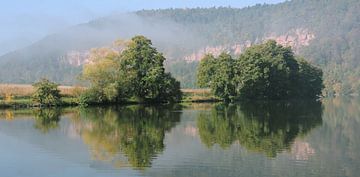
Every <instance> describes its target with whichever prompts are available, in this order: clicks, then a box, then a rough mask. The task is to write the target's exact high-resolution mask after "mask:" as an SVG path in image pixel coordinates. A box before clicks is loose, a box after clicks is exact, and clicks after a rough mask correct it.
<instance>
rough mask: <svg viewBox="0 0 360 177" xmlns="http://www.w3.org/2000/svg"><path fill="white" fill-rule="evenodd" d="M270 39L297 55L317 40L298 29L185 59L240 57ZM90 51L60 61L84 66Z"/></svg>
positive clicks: (207, 49) (206, 49) (210, 49)
mask: <svg viewBox="0 0 360 177" xmlns="http://www.w3.org/2000/svg"><path fill="white" fill-rule="evenodd" d="M270 39H272V40H275V41H276V42H277V43H279V44H281V45H283V46H290V47H292V49H293V50H294V52H295V53H298V52H299V50H300V49H301V47H304V46H308V45H310V42H311V41H312V40H313V39H315V34H314V33H312V32H310V31H309V30H308V29H304V28H298V29H293V30H290V31H289V32H287V33H286V34H283V35H276V34H273V33H272V34H268V35H266V37H264V38H263V39H257V40H256V41H250V40H248V41H245V42H242V43H237V44H232V45H219V46H206V47H204V48H202V49H200V50H199V51H197V52H194V53H193V54H191V55H188V56H185V57H184V59H185V60H186V61H187V62H194V61H200V60H201V59H202V58H203V57H204V55H206V54H213V55H214V56H218V55H220V54H221V53H222V52H227V53H230V54H233V55H240V54H241V53H242V52H244V50H245V49H246V48H249V47H250V46H252V45H254V44H256V43H259V42H264V41H267V40H270ZM113 49H114V50H119V51H121V50H123V49H124V48H121V47H120V48H113ZM90 51H91V50H84V51H71V52H68V53H67V54H66V55H65V56H63V57H61V58H60V61H61V62H62V63H66V64H69V65H72V66H77V67H78V66H82V65H84V64H87V63H89V62H90V59H89V56H90ZM164 55H165V56H168V57H167V58H171V56H169V55H168V54H166V53H165V54H164Z"/></svg>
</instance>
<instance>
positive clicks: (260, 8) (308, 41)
mask: <svg viewBox="0 0 360 177" xmlns="http://www.w3.org/2000/svg"><path fill="white" fill-rule="evenodd" d="M359 9H360V1H358V0H347V1H343V0H292V1H287V2H284V3H280V4H276V5H256V6H253V7H247V8H243V9H236V8H225V7H219V8H195V9H165V10H143V11H138V12H134V13H129V14H116V15H112V16H108V17H104V18H100V19H97V20H94V21H91V22H89V23H86V24H81V25H78V26H75V27H73V28H70V29H68V30H66V31H63V32H61V33H58V34H53V35H50V36H48V37H46V38H44V39H43V40H41V41H39V42H37V43H35V44H33V45H31V46H29V47H27V48H24V49H20V50H17V51H15V52H12V53H9V54H6V55H4V56H2V57H0V82H12V83H30V82H33V81H34V80H36V79H38V78H40V77H48V78H50V79H52V80H54V81H57V82H60V83H62V84H73V83H76V82H77V79H76V76H77V75H78V73H79V72H80V71H81V65H82V64H83V63H84V62H86V56H87V54H88V51H89V49H91V48H93V47H100V46H106V45H110V44H111V43H112V41H114V40H116V39H119V38H120V39H128V38H130V37H131V36H133V35H136V34H142V35H145V36H148V37H149V38H151V39H152V40H153V42H154V44H155V46H156V47H158V48H159V51H161V52H163V53H164V54H165V56H166V57H167V58H168V61H167V69H168V70H169V71H170V72H172V73H173V75H174V76H175V77H177V78H178V79H179V80H180V81H181V82H182V86H183V87H188V88H192V87H195V85H194V83H195V77H194V76H195V69H196V66H197V64H198V61H199V59H200V58H201V57H202V56H203V55H204V54H205V53H213V54H215V55H217V54H219V53H220V52H221V51H228V52H230V53H231V54H232V55H238V54H240V53H242V52H243V51H244V50H245V49H246V48H247V47H249V46H251V45H253V44H257V43H261V42H263V41H265V40H267V39H275V40H276V41H277V42H278V43H281V44H283V45H287V46H291V47H293V49H294V51H295V53H296V54H298V55H301V56H304V57H305V58H306V59H308V60H310V62H312V63H315V64H316V65H318V66H320V67H321V68H322V69H323V70H324V76H325V85H326V92H327V93H328V94H358V93H359V91H360V79H359V78H360V65H359V64H360V60H359V58H358V56H360V50H358V49H359V47H360V40H359V39H360V11H359Z"/></svg>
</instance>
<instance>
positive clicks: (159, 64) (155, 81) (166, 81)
mask: <svg viewBox="0 0 360 177" xmlns="http://www.w3.org/2000/svg"><path fill="white" fill-rule="evenodd" d="M164 61H165V57H164V56H163V55H162V54H161V53H159V52H158V51H157V50H156V49H155V48H154V47H152V42H151V40H149V39H147V38H146V37H144V36H135V37H134V38H132V39H131V42H130V44H129V45H128V47H127V49H126V50H124V51H123V53H122V54H121V57H120V77H121V78H126V80H128V82H126V83H129V87H130V88H131V92H132V93H133V94H134V95H133V96H135V97H136V98H137V99H138V100H139V101H178V100H179V99H180V98H181V94H180V93H181V92H180V83H179V82H177V81H176V80H175V79H173V78H172V77H171V75H170V74H169V73H165V68H164V65H163V63H164ZM172 94H175V95H172ZM168 98H169V99H168Z"/></svg>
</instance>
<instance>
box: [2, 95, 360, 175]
mask: <svg viewBox="0 0 360 177" xmlns="http://www.w3.org/2000/svg"><path fill="white" fill-rule="evenodd" d="M359 175H360V101H359V100H356V99H348V100H347V99H331V100H330V99H329V100H324V101H322V103H320V102H306V101H298V102H296V103H295V102H269V103H259V102H258V103H251V102H249V103H241V104H240V103H239V104H236V105H222V104H194V105H191V106H187V107H180V106H167V107H144V106H128V107H117V108H115V107H113V108H89V109H65V110H15V111H14V110H12V111H11V110H7V111H4V110H2V111H0V176H1V177H13V176H26V177H40V176H54V177H56V176H77V177H81V176H84V177H85V176H86V177H90V176H102V177H105V176H160V177H162V176H164V177H172V176H186V177H187V176H196V177H201V176H215V177H218V176H279V177H282V176H359Z"/></svg>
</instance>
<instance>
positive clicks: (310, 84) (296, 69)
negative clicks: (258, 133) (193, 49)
mask: <svg viewBox="0 0 360 177" xmlns="http://www.w3.org/2000/svg"><path fill="white" fill-rule="evenodd" d="M197 77H198V84H199V86H200V87H209V88H211V89H212V92H213V93H214V94H215V95H216V96H218V97H220V98H222V99H224V100H225V101H228V100H236V99H293V98H316V97H317V96H319V95H320V94H321V90H322V88H323V83H322V71H321V70H320V69H318V68H317V67H315V66H312V65H311V64H309V63H308V62H306V61H305V60H304V59H301V58H299V59H297V58H296V57H295V56H294V54H293V52H292V50H291V48H289V47H283V46H281V45H278V44H277V43H276V42H275V41H273V40H270V41H268V42H266V43H264V44H260V45H254V46H252V47H250V48H248V49H247V50H246V51H245V52H244V53H243V54H241V55H240V57H239V58H238V59H233V58H232V57H231V56H230V55H228V54H221V55H220V56H219V57H217V58H216V57H214V56H211V55H207V56H205V57H204V59H203V60H202V61H201V63H200V65H199V68H198V75H197Z"/></svg>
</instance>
